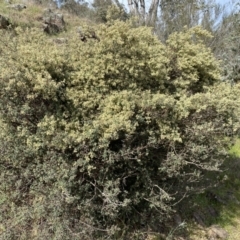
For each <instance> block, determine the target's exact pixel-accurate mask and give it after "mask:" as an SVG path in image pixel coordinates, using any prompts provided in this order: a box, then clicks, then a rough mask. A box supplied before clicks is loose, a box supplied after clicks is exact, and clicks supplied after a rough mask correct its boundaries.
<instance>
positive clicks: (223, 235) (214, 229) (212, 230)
mask: <svg viewBox="0 0 240 240" xmlns="http://www.w3.org/2000/svg"><path fill="white" fill-rule="evenodd" d="M207 235H208V237H209V239H211V240H215V239H227V238H228V233H227V231H225V230H224V229H223V228H221V227H220V226H218V225H212V226H211V227H209V229H208V232H207Z"/></svg>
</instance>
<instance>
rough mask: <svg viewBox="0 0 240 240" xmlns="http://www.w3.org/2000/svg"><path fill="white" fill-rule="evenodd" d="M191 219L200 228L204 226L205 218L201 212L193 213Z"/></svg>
mask: <svg viewBox="0 0 240 240" xmlns="http://www.w3.org/2000/svg"><path fill="white" fill-rule="evenodd" d="M193 217H194V219H195V221H196V222H197V224H199V225H201V226H202V227H204V226H205V223H204V222H205V216H204V214H203V213H202V212H200V211H197V212H194V213H193Z"/></svg>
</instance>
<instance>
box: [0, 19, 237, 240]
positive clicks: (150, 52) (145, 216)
mask: <svg viewBox="0 0 240 240" xmlns="http://www.w3.org/2000/svg"><path fill="white" fill-rule="evenodd" d="M96 34H97V35H98V37H99V39H100V41H96V40H94V39H88V40H87V41H86V42H82V41H80V40H79V37H78V36H72V38H69V41H68V43H67V44H63V45H61V46H59V45H57V44H56V45H53V44H52V42H50V41H49V40H48V39H47V37H46V36H45V35H44V34H42V33H40V32H38V30H34V29H30V30H29V29H26V30H24V31H23V30H21V29H18V30H17V34H16V35H15V36H9V38H8V36H7V35H5V36H4V39H5V40H2V41H3V42H4V44H3V43H1V45H0V52H1V56H0V66H1V69H2V71H1V73H0V79H1V81H0V96H1V97H0V106H1V108H0V114H1V118H2V122H3V123H2V131H1V151H0V153H1V158H0V159H1V160H0V161H1V165H0V168H1V185H0V190H1V209H3V213H2V216H1V220H0V223H1V227H2V229H3V230H2V232H1V235H2V238H3V239H16V238H19V236H21V238H26V239H79V238H81V239H98V238H99V239H100V238H102V239H104V238H107V237H110V238H111V239H123V238H126V237H127V238H129V237H131V238H133V234H134V232H135V231H137V230H138V229H141V228H142V227H143V226H147V225H149V226H150V227H154V226H157V225H158V224H162V223H164V222H165V221H166V219H167V218H168V217H169V216H170V215H171V212H172V211H173V210H174V206H175V205H176V204H177V203H178V202H179V201H180V200H181V199H182V198H183V197H184V196H187V195H189V194H191V193H197V192H199V191H201V190H202V189H203V188H205V187H207V186H208V185H209V182H207V181H206V179H204V176H205V175H204V174H205V173H206V172H208V171H218V170H219V166H220V165H221V162H222V160H223V159H224V158H225V157H226V152H225V149H226V146H227V144H225V142H224V138H223V135H224V131H223V130H224V129H225V128H230V127H234V128H238V125H237V120H238V119H237V114H238V113H237V110H238V109H237V108H236V106H239V99H238V98H237V95H238V94H239V91H240V89H239V86H238V85H236V87H235V88H234V89H233V88H230V86H228V85H227V84H223V83H221V82H220V81H219V78H220V76H219V68H218V63H217V61H216V60H215V59H214V57H213V55H212V54H211V52H210V50H209V49H207V48H206V47H205V46H204V45H203V43H202V41H201V36H204V37H206V35H208V33H207V32H206V31H204V30H202V29H201V28H198V27H197V28H193V29H190V30H185V31H184V32H182V33H176V34H173V35H172V36H171V37H170V38H169V40H168V42H167V43H166V45H163V44H162V43H160V42H159V41H158V40H157V38H156V37H154V36H153V35H152V34H151V29H149V28H146V27H139V28H133V27H131V24H130V23H124V22H120V21H116V22H114V23H112V24H108V25H102V26H100V27H99V29H98V31H97V33H96ZM235 109H236V110H235ZM238 111H239V110H238ZM234 130H236V129H234Z"/></svg>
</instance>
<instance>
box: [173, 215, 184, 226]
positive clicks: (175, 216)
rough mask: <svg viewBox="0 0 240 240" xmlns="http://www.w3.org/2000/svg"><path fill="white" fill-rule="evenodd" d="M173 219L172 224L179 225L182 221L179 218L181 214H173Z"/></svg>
mask: <svg viewBox="0 0 240 240" xmlns="http://www.w3.org/2000/svg"><path fill="white" fill-rule="evenodd" d="M173 220H174V224H175V225H176V226H179V225H180V224H181V223H182V218H181V216H180V215H179V214H175V215H174V216H173Z"/></svg>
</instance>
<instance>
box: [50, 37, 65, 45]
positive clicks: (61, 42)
mask: <svg viewBox="0 0 240 240" xmlns="http://www.w3.org/2000/svg"><path fill="white" fill-rule="evenodd" d="M53 42H54V43H56V44H64V43H67V42H68V40H67V38H54V39H53Z"/></svg>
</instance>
